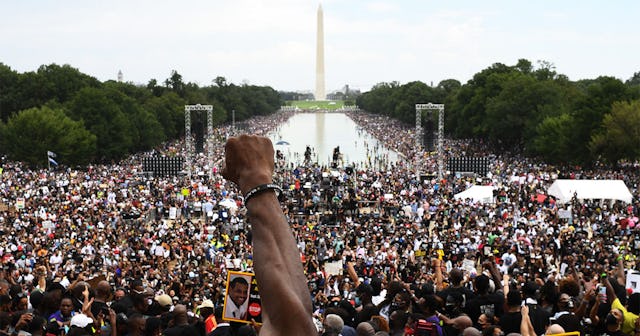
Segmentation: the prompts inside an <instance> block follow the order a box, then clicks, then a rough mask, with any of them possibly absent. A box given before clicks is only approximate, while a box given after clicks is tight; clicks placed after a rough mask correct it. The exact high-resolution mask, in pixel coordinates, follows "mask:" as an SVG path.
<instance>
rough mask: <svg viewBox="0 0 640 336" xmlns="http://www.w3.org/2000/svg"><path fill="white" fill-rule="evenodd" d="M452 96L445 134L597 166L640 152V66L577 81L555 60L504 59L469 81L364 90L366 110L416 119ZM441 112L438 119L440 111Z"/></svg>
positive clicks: (633, 157) (361, 101)
mask: <svg viewBox="0 0 640 336" xmlns="http://www.w3.org/2000/svg"><path fill="white" fill-rule="evenodd" d="M428 102H432V103H444V104H445V135H446V136H447V137H451V138H456V139H475V140H477V141H481V142H483V143H484V144H487V145H489V146H490V147H491V148H492V149H494V150H496V151H498V152H500V151H509V152H516V153H522V154H525V155H527V156H530V157H538V158H540V159H542V160H544V161H545V162H549V163H555V164H566V165H584V166H590V165H593V164H594V163H596V162H601V163H606V164H613V165H615V164H620V163H622V162H625V161H626V162H635V161H637V160H639V159H640V72H636V73H635V74H634V75H633V76H632V77H631V78H630V79H629V80H627V81H625V82H622V81H621V80H619V79H616V78H613V77H607V76H601V77H598V78H596V79H585V80H579V81H570V80H569V79H568V78H567V76H565V75H562V74H558V73H557V72H556V70H555V67H554V66H553V64H551V63H548V62H538V64H537V66H536V67H534V66H533V65H532V63H531V62H530V61H528V60H524V59H521V60H519V61H518V63H517V64H516V65H513V66H507V65H504V64H501V63H496V64H493V65H491V66H490V67H488V68H486V69H484V70H482V71H480V72H478V73H476V74H475V75H474V76H473V78H472V79H471V80H469V81H468V82H467V83H466V84H464V85H463V84H461V83H460V82H459V81H457V80H454V79H449V80H444V81H442V82H440V83H439V84H438V85H437V86H435V87H431V86H428V85H426V84H424V83H422V82H410V83H407V84H404V85H400V84H399V83H398V82H391V83H379V84H377V85H375V86H374V87H373V88H372V89H371V90H370V91H369V92H366V93H364V94H362V95H361V96H360V97H358V99H357V101H356V103H357V105H358V106H359V107H360V108H361V109H364V110H366V111H369V112H372V113H378V114H383V115H387V116H389V117H392V118H395V119H398V120H401V121H403V122H406V123H408V124H414V123H415V117H416V110H415V104H419V103H428ZM436 120H437V119H436Z"/></svg>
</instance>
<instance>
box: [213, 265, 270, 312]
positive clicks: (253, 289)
mask: <svg viewBox="0 0 640 336" xmlns="http://www.w3.org/2000/svg"><path fill="white" fill-rule="evenodd" d="M222 319H223V320H225V321H233V322H241V323H251V320H254V321H256V323H258V324H262V302H261V301H260V293H259V291H258V282H257V281H256V276H255V274H253V273H246V272H235V271H229V272H228V273H227V289H226V291H225V296H224V306H223V311H222Z"/></svg>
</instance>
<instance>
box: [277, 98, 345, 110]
mask: <svg viewBox="0 0 640 336" xmlns="http://www.w3.org/2000/svg"><path fill="white" fill-rule="evenodd" d="M287 105H290V106H297V107H298V108H300V109H303V110H313V109H321V110H335V109H339V108H341V107H343V106H344V101H342V100H312V101H301V100H294V101H288V102H287Z"/></svg>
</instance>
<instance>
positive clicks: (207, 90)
mask: <svg viewBox="0 0 640 336" xmlns="http://www.w3.org/2000/svg"><path fill="white" fill-rule="evenodd" d="M186 104H203V105H205V104H207V105H213V116H214V123H215V124H220V123H224V122H228V121H230V119H231V118H232V116H231V115H232V111H235V119H236V120H238V121H242V120H245V119H248V118H250V117H253V116H256V115H266V114H270V113H273V112H275V111H277V110H278V109H279V108H280V106H281V105H283V101H282V100H281V98H280V95H279V93H278V92H277V91H275V90H274V89H272V88H271V87H264V86H254V85H235V84H233V83H228V82H227V81H226V79H225V78H224V77H216V78H215V79H214V80H213V81H212V83H211V85H209V86H203V87H201V86H199V85H197V84H195V83H191V82H184V81H183V79H182V76H181V75H180V74H179V73H178V72H176V71H172V72H171V74H170V76H169V78H167V79H166V80H165V81H164V82H162V83H158V81H157V80H155V79H151V80H150V81H149V82H148V84H146V85H135V84H133V83H123V82H117V81H112V80H110V81H105V82H100V81H99V80H97V79H96V78H94V77H91V76H89V75H86V74H83V73H81V72H80V71H79V70H78V69H76V68H73V67H71V66H70V65H62V66H60V65H57V64H50V65H43V66H41V67H40V68H38V70H37V71H32V72H25V73H18V72H17V71H15V70H12V69H11V68H10V67H9V66H7V65H5V64H2V63H0V154H2V155H4V156H6V157H7V158H9V159H12V160H17V161H24V162H27V163H29V164H31V165H34V166H42V165H46V162H47V161H46V159H47V157H46V153H47V151H52V152H54V153H56V154H58V158H59V161H62V162H64V163H65V164H67V165H86V164H89V163H92V162H115V161H118V160H120V159H122V158H124V157H125V156H126V155H128V154H130V153H134V152H139V151H145V150H150V149H152V148H154V147H157V146H159V145H160V144H162V143H163V142H166V141H168V140H175V139H178V138H180V137H183V136H184V132H185V130H184V105H186ZM202 123H206V118H204V117H203V118H197V117H192V125H193V126H192V129H195V128H197V127H203V125H202ZM205 126H206V125H205Z"/></svg>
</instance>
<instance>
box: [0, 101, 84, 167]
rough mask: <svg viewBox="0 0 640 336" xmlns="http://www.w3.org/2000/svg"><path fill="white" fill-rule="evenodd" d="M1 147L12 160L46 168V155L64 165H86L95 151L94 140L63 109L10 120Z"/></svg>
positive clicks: (45, 109) (31, 111) (28, 113)
mask: <svg viewBox="0 0 640 336" xmlns="http://www.w3.org/2000/svg"><path fill="white" fill-rule="evenodd" d="M1 138H2V139H3V147H4V148H5V149H6V151H7V154H8V155H9V157H10V158H12V159H14V160H19V161H24V162H27V163H29V164H32V165H38V166H46V165H47V155H46V153H47V151H53V152H55V153H56V154H58V157H57V160H58V162H59V163H64V164H69V165H71V164H87V163H89V162H90V161H91V160H92V159H93V155H94V154H95V150H96V137H95V135H93V134H91V133H90V132H89V131H87V130H86V129H85V128H84V126H83V125H82V123H81V122H78V121H73V120H72V119H70V118H68V117H67V116H66V115H65V113H64V111H63V110H62V109H50V108H49V107H42V108H32V109H28V110H24V111H21V112H20V113H18V114H17V115H15V116H13V117H11V118H9V121H8V122H7V124H6V126H5V127H4V128H3V132H2V134H1Z"/></svg>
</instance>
